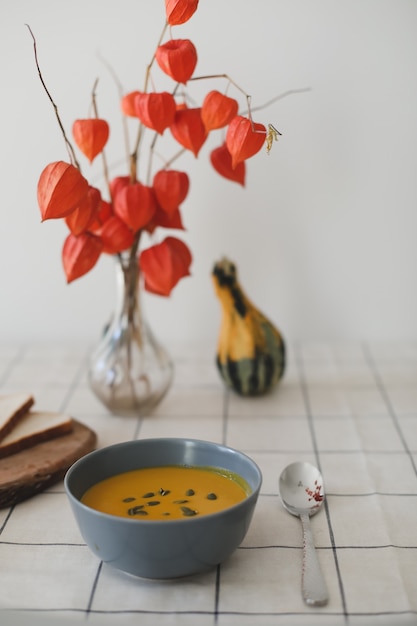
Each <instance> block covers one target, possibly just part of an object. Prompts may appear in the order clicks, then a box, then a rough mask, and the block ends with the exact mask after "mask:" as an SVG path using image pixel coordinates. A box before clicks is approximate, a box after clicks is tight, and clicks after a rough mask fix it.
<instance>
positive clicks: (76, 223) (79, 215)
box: [65, 187, 101, 235]
mask: <svg viewBox="0 0 417 626" xmlns="http://www.w3.org/2000/svg"><path fill="white" fill-rule="evenodd" d="M100 205H101V193H100V191H99V190H98V189H96V188H95V187H90V188H89V190H88V192H87V195H86V196H85V198H84V200H83V201H82V202H81V204H79V205H78V206H77V208H76V209H75V210H74V211H72V212H71V213H70V215H68V216H67V217H66V218H65V222H66V224H67V226H68V228H69V229H70V231H71V232H72V234H73V235H80V234H81V233H82V232H84V231H85V230H87V228H88V227H89V225H90V224H92V222H93V220H94V219H95V216H96V214H97V212H98V210H99V208H100Z"/></svg>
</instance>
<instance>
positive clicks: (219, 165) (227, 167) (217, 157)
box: [210, 143, 246, 187]
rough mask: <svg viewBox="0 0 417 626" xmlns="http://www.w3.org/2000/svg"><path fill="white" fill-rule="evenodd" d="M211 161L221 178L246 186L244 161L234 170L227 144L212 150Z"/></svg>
mask: <svg viewBox="0 0 417 626" xmlns="http://www.w3.org/2000/svg"><path fill="white" fill-rule="evenodd" d="M210 161H211V164H212V166H213V167H214V169H215V170H216V172H217V173H218V174H220V176H223V177H224V178H227V179H229V180H232V181H234V182H236V183H239V184H240V185H242V187H244V186H245V175H246V164H245V162H244V161H240V162H239V163H237V164H236V167H235V168H233V167H232V155H231V154H230V152H229V150H228V149H227V146H226V144H225V143H224V144H223V145H222V146H220V147H219V148H215V149H214V150H212V152H211V154H210Z"/></svg>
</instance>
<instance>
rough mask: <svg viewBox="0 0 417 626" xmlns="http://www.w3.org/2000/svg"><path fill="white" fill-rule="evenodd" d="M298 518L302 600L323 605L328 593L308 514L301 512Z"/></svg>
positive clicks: (311, 604) (313, 604)
mask: <svg viewBox="0 0 417 626" xmlns="http://www.w3.org/2000/svg"><path fill="white" fill-rule="evenodd" d="M300 519H301V523H302V526H303V575H302V589H303V597H304V602H305V603H306V604H309V605H310V606H323V605H324V604H326V603H327V600H328V595H327V589H326V583H325V582H324V578H323V574H322V572H321V569H320V564H319V561H318V559H317V552H316V549H315V547H314V540H313V534H312V532H311V524H310V516H309V515H308V514H302V515H300Z"/></svg>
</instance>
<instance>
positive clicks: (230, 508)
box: [64, 437, 263, 527]
mask: <svg viewBox="0 0 417 626" xmlns="http://www.w3.org/2000/svg"><path fill="white" fill-rule="evenodd" d="M150 442H152V443H161V442H167V443H180V442H182V443H185V442H190V443H192V444H193V445H194V444H204V445H207V444H208V445H209V446H214V447H215V448H217V449H221V451H222V452H225V453H233V454H236V455H238V456H240V457H241V458H243V460H244V461H245V462H247V463H248V464H249V465H251V466H252V468H253V469H254V470H255V472H256V473H257V484H256V487H255V488H254V489H253V490H252V491H251V493H249V494H248V495H247V497H246V498H244V499H243V500H241V501H240V502H237V503H236V504H233V505H231V506H228V507H226V508H224V509H221V510H220V511H215V512H213V513H206V514H205V515H201V516H197V517H185V518H184V519H171V520H144V519H141V518H138V519H137V518H135V519H129V518H128V517H123V516H121V515H113V514H112V513H105V512H103V511H99V510H98V509H93V508H92V507H90V506H88V505H86V504H84V503H83V502H81V500H80V499H79V498H78V497H77V496H75V495H74V493H73V492H72V490H71V489H70V486H69V481H70V479H71V475H72V474H73V473H74V472H76V471H77V470H78V468H79V466H80V465H82V464H83V462H85V461H86V460H88V459H90V458H91V457H93V456H98V455H99V454H100V453H101V452H103V451H106V450H115V449H116V448H123V447H128V446H131V445H135V444H136V445H139V444H140V443H143V444H144V445H145V444H147V443H148V444H149V443H150ZM87 457H88V459H87ZM151 467H152V466H151ZM213 467H219V466H217V465H216V466H214V465H213ZM138 469H141V468H138ZM223 469H227V468H223ZM127 471H129V470H127ZM114 475H116V474H113V476H114ZM262 481H263V475H262V471H261V469H260V467H259V465H258V464H257V463H256V462H255V461H254V460H253V459H252V458H251V457H250V456H249V455H247V454H245V453H244V452H241V451H240V450H238V449H237V448H232V447H231V446H228V445H226V444H222V443H216V442H214V441H209V440H206V439H194V438H191V437H147V438H146V439H132V440H129V441H121V442H119V443H114V444H110V445H108V446H104V447H103V448H97V449H96V450H93V451H92V452H88V453H87V454H85V455H84V456H82V457H81V458H79V459H78V460H77V461H75V462H74V463H73V464H72V465H71V466H70V467H69V468H68V470H67V472H66V474H65V476H64V488H65V492H66V494H67V497H68V498H69V499H70V501H72V502H73V503H74V504H75V505H76V506H78V507H80V508H81V509H82V510H85V511H88V512H89V513H90V514H92V515H94V516H95V517H98V518H100V519H102V518H103V517H104V518H105V519H109V520H117V521H118V522H120V523H127V524H138V523H139V524H142V525H145V526H150V525H152V526H159V525H162V526H164V527H166V526H167V524H169V526H173V525H175V524H179V523H180V524H183V523H184V522H187V523H188V524H199V523H204V520H206V521H207V520H208V519H214V518H216V517H219V516H222V515H224V514H225V513H228V512H233V511H235V510H236V509H239V508H240V507H244V506H246V505H247V503H248V502H251V501H252V500H253V499H255V500H256V499H257V498H258V495H259V492H260V489H261V486H262Z"/></svg>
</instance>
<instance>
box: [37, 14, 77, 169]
mask: <svg viewBox="0 0 417 626" xmlns="http://www.w3.org/2000/svg"><path fill="white" fill-rule="evenodd" d="M25 26H26V27H27V29H28V30H29V32H30V35H31V37H32V39H33V51H34V55H35V63H36V69H37V70H38V75H39V79H40V81H41V83H42V87H43V88H44V90H45V92H46V95H47V96H48V98H49V100H50V102H51V104H52V106H53V108H54V111H55V115H56V118H57V120H58V124H59V127H60V129H61V132H62V135H63V137H64V141H65V145H66V146H67V150H68V155H69V157H70V161H71V164H72V165H75V167H77V168H78V169H79V170H80V171H81V167H80V164H79V163H78V161H77V157H76V156H75V151H74V148H73V147H72V144H71V142H70V141H69V139H68V137H67V134H66V132H65V128H64V125H63V123H62V121H61V118H60V116H59V112H58V107H57V105H56V104H55V102H54V100H53V98H52V96H51V94H50V92H49V90H48V88H47V86H46V84H45V81H44V79H43V76H42V72H41V69H40V66H39V62H38V51H37V46H36V39H35V36H34V34H33V32H32V29H31V28H30V26H29V24H26V25H25Z"/></svg>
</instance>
